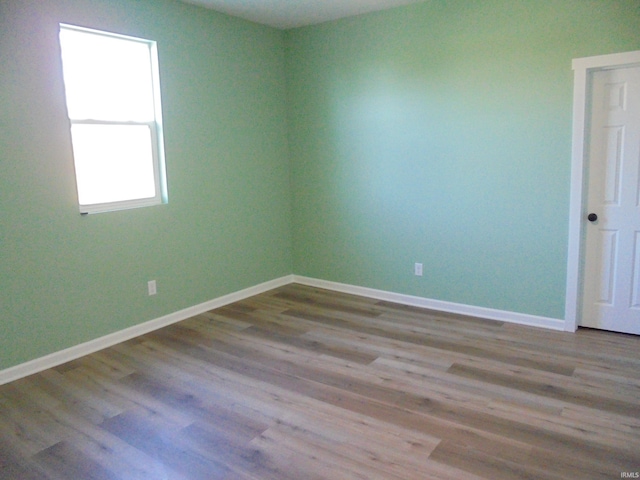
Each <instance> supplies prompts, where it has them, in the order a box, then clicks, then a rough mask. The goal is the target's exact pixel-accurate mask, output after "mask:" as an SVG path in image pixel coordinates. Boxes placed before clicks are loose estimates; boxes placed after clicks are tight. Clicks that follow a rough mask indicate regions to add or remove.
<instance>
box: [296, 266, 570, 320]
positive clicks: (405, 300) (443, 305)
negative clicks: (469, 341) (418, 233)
mask: <svg viewBox="0 0 640 480" xmlns="http://www.w3.org/2000/svg"><path fill="white" fill-rule="evenodd" d="M293 282H294V283H300V284H302V285H308V286H311V287H318V288H325V289H327V290H335V291H337V292H342V293H350V294H353V295H360V296H363V297H369V298H375V299H376V300H386V301H389V302H395V303H400V304H403V305H411V306H413V307H422V308H428V309H431V310H437V311H440V312H446V313H456V314H459V315H469V316H472V317H478V318H485V319H488V320H498V321H501V322H508V323H517V324H519V325H527V326H532V327H542V328H547V329H551V330H559V331H564V329H565V322H564V320H561V319H557V318H548V317H539V316H536V315H528V314H524V313H517V312H509V311H505V310H496V309H493V308H485V307H475V306H473V305H465V304H461V303H453V302H444V301H442V300H431V299H429V298H424V297H416V296H413V295H404V294H401V293H394V292H388V291H385V290H376V289H373V288H367V287H358V286H356V285H349V284H346V283H338V282H330V281H328V280H319V279H317V278H309V277H303V276H300V275H294V276H293Z"/></svg>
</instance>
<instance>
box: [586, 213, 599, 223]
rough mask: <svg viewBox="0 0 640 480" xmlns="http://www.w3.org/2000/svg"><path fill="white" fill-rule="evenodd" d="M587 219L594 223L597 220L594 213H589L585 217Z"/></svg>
mask: <svg viewBox="0 0 640 480" xmlns="http://www.w3.org/2000/svg"><path fill="white" fill-rule="evenodd" d="M587 219H588V220H589V221H590V222H595V221H596V220H598V215H596V214H595V213H590V214H589V215H588V216H587Z"/></svg>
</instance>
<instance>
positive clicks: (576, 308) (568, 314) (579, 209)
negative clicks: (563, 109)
mask: <svg viewBox="0 0 640 480" xmlns="http://www.w3.org/2000/svg"><path fill="white" fill-rule="evenodd" d="M632 65H640V50H636V51H633V52H625V53H614V54H611V55H599V56H595V57H584V58H576V59H574V60H573V62H572V67H573V72H574V75H573V137H572V149H571V187H570V188H571V190H570V191H571V193H570V199H569V245H568V255H567V287H566V297H565V321H564V329H565V331H567V332H575V331H576V330H577V328H578V325H579V317H580V314H581V309H582V288H583V273H584V272H583V264H584V262H583V258H582V257H583V255H584V251H583V250H584V248H583V247H584V245H583V243H584V238H583V235H584V230H583V229H584V218H585V215H586V213H587V212H586V210H585V208H586V206H587V205H586V187H585V182H586V181H587V180H588V179H587V178H586V175H585V168H586V166H587V159H586V155H587V154H588V151H587V146H586V144H585V142H587V141H588V132H587V131H586V129H587V128H588V124H587V118H586V115H587V107H588V104H587V102H588V94H589V85H588V81H589V74H590V73H591V72H593V71H597V70H604V69H608V68H620V67H624V66H632Z"/></svg>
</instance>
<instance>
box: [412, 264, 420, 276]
mask: <svg viewBox="0 0 640 480" xmlns="http://www.w3.org/2000/svg"><path fill="white" fill-rule="evenodd" d="M413 273H414V274H415V275H416V276H418V277H421V276H422V264H421V263H414V264H413Z"/></svg>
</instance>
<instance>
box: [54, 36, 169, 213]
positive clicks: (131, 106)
mask: <svg viewBox="0 0 640 480" xmlns="http://www.w3.org/2000/svg"><path fill="white" fill-rule="evenodd" d="M60 46H61V52H62V65H63V74H64V82H65V90H66V101H67V111H68V115H69V121H70V124H71V141H72V146H73V155H74V164H75V170H76V182H77V186H78V200H79V203H80V211H81V213H97V212H103V211H111V210H120V209H125V208H133V207H139V206H145V205H156V204H159V203H163V202H164V201H166V182H165V175H164V158H163V153H164V152H163V141H162V122H161V109H160V95H159V92H160V90H159V79H158V68H157V67H158V63H157V51H156V44H155V42H152V41H149V40H143V39H138V38H131V37H124V36H121V35H115V34H110V33H106V32H99V31H95V30H88V29H84V28H80V27H74V26H70V25H63V24H61V25H60Z"/></svg>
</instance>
